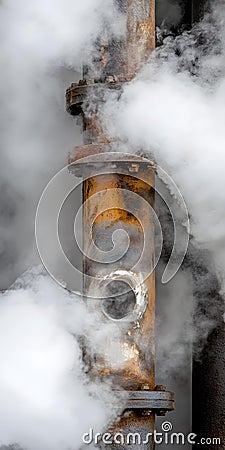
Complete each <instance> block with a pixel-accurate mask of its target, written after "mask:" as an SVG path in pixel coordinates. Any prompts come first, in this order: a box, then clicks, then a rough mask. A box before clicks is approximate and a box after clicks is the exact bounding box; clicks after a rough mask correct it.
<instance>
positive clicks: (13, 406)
mask: <svg viewBox="0 0 225 450" xmlns="http://www.w3.org/2000/svg"><path fill="white" fill-rule="evenodd" d="M0 23H1V29H0V63H1V85H0V95H1V106H0V117H1V125H0V132H1V144H0V145H1V168H0V175H1V186H0V187H1V190H0V195H1V219H2V220H1V224H0V257H1V259H0V269H1V270H0V286H1V289H5V288H7V287H8V286H9V285H10V283H11V282H12V281H13V280H14V279H15V277H16V276H17V274H18V273H21V272H22V271H24V269H25V268H26V267H28V266H30V265H31V264H33V262H36V261H37V255H36V250H35V242H34V218H35V211H36V207H37V203H38V200H39V198H40V195H41V192H42V190H43V189H44V187H45V185H46V184H47V182H48V181H49V179H50V178H51V177H52V176H53V175H54V174H55V172H56V171H58V170H59V169H60V168H61V167H62V166H65V165H66V164H67V154H68V151H69V150H70V149H71V148H73V147H74V146H75V145H76V144H80V143H81V142H82V139H81V136H80V131H78V128H77V127H76V126H75V123H74V120H73V119H72V118H71V117H70V116H69V115H68V114H67V113H66V111H65V100H64V95H65V90H66V88H67V87H68V86H69V84H70V82H72V81H76V79H79V78H80V77H81V66H82V64H87V63H89V64H90V65H91V63H92V58H93V56H94V55H95V41H96V39H97V37H98V36H99V35H102V34H103V33H104V32H105V29H106V28H107V30H108V32H109V34H110V35H118V34H119V35H121V33H123V22H122V18H121V16H120V15H119V13H118V10H117V7H116V6H115V4H114V1H113V0H83V1H81V2H77V1H73V0H54V1H53V0H45V1H44V0H32V1H31V2H27V1H25V0H18V1H16V2H14V1H12V0H3V1H1V3H0ZM21 283H22V284H21V286H20V283H19V284H18V283H17V284H16V285H15V286H14V287H13V289H12V290H10V291H8V292H6V293H5V294H3V295H2V296H1V298H0V340H1V342H0V360H1V373H0V396H1V402H0V422H1V426H0V446H1V445H10V444H14V443H18V445H19V446H20V447H23V448H24V449H27V450H40V449H45V450H52V449H54V450H57V449H58V450H67V449H68V448H70V449H78V448H80V447H81V445H82V434H83V433H84V432H86V431H88V430H89V428H90V427H93V426H94V427H95V428H96V430H98V431H101V429H102V427H103V426H105V424H106V423H107V421H108V420H109V419H110V418H111V416H112V415H113V414H114V413H116V411H117V406H116V405H115V403H114V399H113V398H112V396H111V394H110V388H109V386H107V385H104V387H103V386H102V385H101V386H99V385H98V383H97V382H96V383H90V382H87V379H86V376H85V374H84V371H83V369H84V368H83V363H82V358H81V352H80V348H79V345H78V341H79V334H81V335H86V337H87V339H88V340H89V342H90V343H91V344H92V345H93V346H95V345H96V346H97V345H98V343H97V342H96V340H95V339H94V336H95V337H96V339H97V340H98V342H101V336H102V330H101V329H98V320H97V318H96V317H93V321H92V322H91V319H90V315H89V314H88V313H87V310H86V308H85V307H84V305H83V304H82V302H81V301H80V300H79V299H77V298H76V297H71V296H70V295H69V294H68V293H67V292H66V291H63V290H61V289H59V288H58V287H57V286H55V284H54V283H53V282H52V281H51V280H49V279H48V278H46V277H45V276H42V275H41V274H40V273H38V272H34V273H31V274H30V275H29V274H27V275H26V277H25V279H24V280H23V281H22V282H21ZM94 331H95V333H94V336H92V333H93V332H94ZM93 351H94V350H93Z"/></svg>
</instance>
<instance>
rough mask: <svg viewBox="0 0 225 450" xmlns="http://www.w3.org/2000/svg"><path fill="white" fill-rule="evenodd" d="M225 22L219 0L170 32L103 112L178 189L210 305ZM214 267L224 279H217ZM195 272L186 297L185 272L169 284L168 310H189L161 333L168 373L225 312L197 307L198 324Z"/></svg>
mask: <svg viewBox="0 0 225 450" xmlns="http://www.w3.org/2000/svg"><path fill="white" fill-rule="evenodd" d="M224 21H225V6H224V3H223V2H216V3H215V2H214V3H213V5H212V11H211V12H210V14H208V15H206V17H205V18H204V20H203V21H202V22H201V23H200V24H197V25H195V26H194V27H193V29H192V31H190V32H187V31H186V32H184V33H183V35H181V36H179V37H177V38H174V37H168V38H166V39H165V41H164V44H163V46H162V47H159V49H157V50H156V52H155V53H154V54H153V55H152V56H151V58H150V61H149V64H147V66H145V67H144V69H143V70H142V72H141V73H140V74H139V75H138V76H137V77H136V79H134V80H133V81H132V82H131V83H129V84H128V85H127V86H125V88H124V90H123V93H122V95H121V97H120V99H119V101H118V100H117V99H115V98H113V99H111V98H108V103H107V104H106V107H105V110H104V116H103V120H104V121H105V125H106V127H107V129H108V132H109V134H110V136H111V137H112V138H115V137H117V138H118V137H120V139H121V142H122V143H123V145H122V147H123V150H124V149H126V151H130V152H135V151H137V150H138V151H139V152H140V151H142V152H144V153H145V154H148V155H150V157H151V158H152V159H154V160H155V161H156V162H157V163H159V164H160V165H161V166H162V167H163V168H164V169H166V170H167V171H168V173H169V174H170V175H171V176H172V178H173V179H174V180H175V182H176V183H177V185H178V187H179V188H180V190H181V192H182V194H183V196H184V199H185V201H186V204H187V208H188V210H189V213H190V218H191V235H192V239H191V256H189V257H188V263H187V264H186V266H188V269H190V268H191V267H192V269H193V271H194V277H195V279H196V277H198V278H199V280H198V288H197V289H198V303H199V304H200V303H203V304H204V300H205V304H204V311H207V308H208V307H209V303H210V300H209V297H210V295H213V289H214V296H215V289H218V290H217V292H218V291H219V292H220V294H223V293H224V289H225V277H224V265H225V252H224V246H225V233H224V220H225V212H224V204H225V184H224V175H223V171H224V163H225V157H224V147H225V128H224V117H225V102H224V98H225V66H224V56H225V34H224V29H225V28H224ZM169 188H170V187H169ZM206 250H207V252H206ZM201 251H205V259H204V258H203V266H202V267H204V269H203V271H202V273H204V276H202V274H201V269H200V265H201V263H200V258H201V260H202V257H200V254H201ZM194 255H195V256H194ZM210 255H211V263H209V261H210ZM196 265H197V266H198V265H199V269H200V270H199V274H196V268H195V266H196ZM205 267H207V268H208V269H207V270H206V272H207V273H205V272H204V271H205ZM215 271H216V274H217V279H218V280H220V283H221V286H220V283H219V282H215V279H214V280H213V276H212V273H213V272H214V273H215ZM210 272H211V273H210ZM189 276H190V273H189V270H188V274H187V277H188V278H187V283H185V282H183V291H184V292H186V294H185V296H183V293H182V289H181V285H182V282H180V281H179V277H178V279H177V281H178V282H177V285H176V286H175V287H174V286H173V285H171V286H168V291H167V305H168V308H169V311H173V312H174V311H176V310H179V311H180V312H181V311H183V312H181V314H180V319H179V322H180V324H182V325H181V327H180V326H179V325H178V323H177V322H176V326H172V325H171V323H172V322H173V321H172V322H171V321H169V320H168V323H169V324H170V325H169V329H170V332H168V330H167V328H166V326H165V323H164V324H163V326H162V329H161V332H160V333H159V336H160V340H161V343H160V345H161V350H162V354H163V353H164V354H165V355H168V354H173V358H172V359H170V358H167V361H166V359H165V361H164V363H165V364H163V365H162V366H163V369H164V371H166V372H167V370H168V369H169V370H170V369H172V367H173V370H174V369H175V370H176V368H177V367H181V366H182V362H183V361H184V359H185V351H186V349H187V346H189V345H190V344H192V342H193V341H194V342H195V343H196V353H197V355H198V356H199V351H200V350H201V349H202V345H203V341H204V342H205V340H206V338H207V336H208V334H209V332H210V331H211V330H212V328H213V326H215V323H216V320H220V319H221V318H222V311H221V304H220V303H219V302H217V306H216V307H217V308H218V309H217V313H215V309H216V307H215V306H214V317H212V316H211V317H207V313H206V312H204V313H202V312H201V311H198V314H199V315H198V316H196V312H195V317H196V324H195V326H194V327H193V325H192V320H191V317H190V314H191V313H190V303H192V297H193V292H194V291H195V288H194V287H191V284H190V282H189V281H188V280H189ZM215 278H216V277H215ZM201 283H202V286H200V284H201ZM186 284H187V285H188V286H189V289H188V290H187V287H186ZM215 284H216V287H215ZM187 291H188V292H187ZM209 292H211V294H209ZM164 295H165V297H166V294H164ZM159 297H160V296H159ZM183 298H186V302H185V304H186V306H185V304H184V306H182V304H183V300H182V299H183ZM188 299H189V301H188ZM215 302H216V299H215ZM195 303H196V302H195ZM179 308H180V309H179ZM197 309H198V308H197ZM200 309H201V308H200ZM208 309H209V308H208ZM166 310H167V307H166V309H165V311H166ZM210 310H211V308H210ZM185 311H186V313H185V314H184V312H185ZM167 317H168V316H167ZM197 318H198V320H197ZM177 320H178V318H177ZM164 331H165V334H164ZM168 335H169V336H170V339H168ZM175 342H177V343H180V346H179V345H177V346H176V345H175ZM200 343H201V344H200ZM176 348H177V352H175V349H176ZM175 353H176V354H175ZM171 361H172V363H171ZM161 362H162V361H161Z"/></svg>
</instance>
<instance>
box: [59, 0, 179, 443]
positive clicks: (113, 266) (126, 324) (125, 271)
mask: <svg viewBox="0 0 225 450" xmlns="http://www.w3.org/2000/svg"><path fill="white" fill-rule="evenodd" d="M117 2H118V5H119V7H120V9H121V11H123V12H125V13H126V15H127V33H126V37H125V39H124V40H123V41H120V42H115V41H111V42H110V41H109V40H107V39H105V40H104V42H103V41H102V42H101V39H100V42H99V43H98V45H99V61H98V62H97V64H96V72H98V77H97V79H96V80H88V71H86V78H85V79H84V80H81V81H80V82H79V83H78V84H76V83H73V84H72V85H71V86H70V88H69V89H68V90H67V93H66V102H67V111H68V112H70V113H71V114H72V115H79V114H80V115H82V118H83V131H84V143H85V144H86V145H84V146H82V147H77V148H76V149H75V150H74V151H73V152H72V153H71V154H70V156H69V163H70V171H72V172H74V173H75V174H76V175H78V176H83V177H84V181H83V250H84V255H85V256H84V258H83V274H84V277H83V293H84V296H86V299H87V301H89V299H90V302H89V305H90V313H91V311H98V313H99V315H100V317H101V321H102V324H103V325H104V324H107V323H109V322H110V321H111V322H112V323H115V322H116V323H118V327H119V328H118V329H119V330H120V332H119V333H118V336H117V335H110V336H106V337H105V341H104V342H103V349H102V351H101V352H99V349H96V351H94V353H93V351H92V354H88V351H85V352H84V353H85V363H86V367H87V370H88V372H89V375H90V376H91V377H92V378H96V377H97V378H98V379H104V380H109V381H110V382H111V383H112V384H113V388H114V389H115V390H120V391H121V390H125V391H127V394H128V396H127V397H126V402H125V404H124V411H125V412H124V414H122V416H121V417H120V419H119V420H118V421H117V423H116V424H114V425H113V426H112V428H111V431H112V433H113V434H114V436H115V435H116V434H118V433H122V434H121V438H122V440H123V438H124V437H125V436H126V435H127V434H129V433H138V434H139V437H140V439H141V442H140V443H139V442H136V441H134V442H133V443H132V442H130V443H126V442H122V441H121V442H119V441H117V442H114V443H113V444H111V445H110V447H112V448H116V449H118V450H123V449H125V448H127V446H128V445H129V448H131V449H134V448H138V449H154V442H153V438H152V437H151V438H149V439H147V441H146V436H147V435H148V433H153V432H154V428H155V413H156V411H157V414H159V415H160V414H162V415H164V414H165V412H166V411H169V410H172V409H173V407H174V398H173V394H172V393H170V392H166V391H165V389H161V391H160V390H159V389H157V388H155V276H154V213H153V207H154V183H155V168H154V166H153V165H152V163H151V162H150V161H147V160H143V159H142V158H140V157H138V156H136V155H127V154H126V155H123V154H119V153H117V154H115V153H110V151H112V150H113V147H114V146H113V143H112V142H111V143H110V142H109V139H108V137H107V136H106V135H105V133H104V130H103V129H102V125H101V123H100V120H99V111H100V109H101V105H102V104H103V102H104V97H105V93H106V92H107V90H108V92H109V91H110V90H114V91H115V92H116V91H117V92H118V96H119V95H120V93H121V89H122V85H123V83H124V82H128V81H129V80H130V79H132V78H133V77H134V76H135V75H136V74H137V72H138V71H139V70H140V69H141V68H142V66H143V65H144V64H145V63H146V61H147V59H148V58H149V56H150V54H151V51H152V50H153V49H154V47H155V3H154V0H151V1H150V0H117ZM93 155H95V157H94V158H93ZM96 155H97V156H96ZM87 157H88V158H87ZM82 158H84V159H82ZM102 170H103V172H104V173H102ZM129 194H130V195H129ZM146 205H149V208H148V207H146ZM118 230H120V232H121V230H122V231H123V232H124V233H126V235H127V236H129V247H128V248H127V251H126V252H125V253H124V254H123V255H122V256H119V253H118V254H117V253H116V252H117V251H118V252H119V251H120V248H121V246H122V244H123V239H122V238H121V237H120V238H119V239H122V240H121V241H118V242H119V245H118V247H116V246H115V255H114V256H116V258H115V259H114V260H112V261H110V263H109V261H108V260H107V254H108V253H110V251H111V246H112V236H113V233H115V232H117V231H118ZM122 236H123V235H122ZM120 244H121V245H120ZM99 248H100V249H101V251H102V253H101V255H103V257H102V259H101V260H98V258H97V257H96V254H97V253H98V249H99ZM143 248H144V251H143ZM104 252H105V253H104ZM104 258H105V259H104ZM115 283H117V284H115ZM118 283H119V284H118ZM115 286H117V288H118V286H119V287H121V286H125V287H126V289H127V291H125V292H123V293H121V292H118V294H116V296H115V295H114V292H116V291H114V290H115ZM110 289H111V290H112V292H113V295H111V294H110V295H109V296H106V295H105V293H106V292H111V291H110ZM96 291H97V292H98V293H101V295H102V298H101V295H100V296H99V297H98V298H94V296H93V294H94V293H96ZM93 298H94V299H93ZM115 299H116V300H115ZM118 301H120V303H118ZM118 305H119V308H118ZM122 311H124V312H122ZM128 318H129V320H128ZM114 347H116V349H117V353H116V354H118V355H119V357H118V358H116V359H115V358H114V359H112V356H113V355H114V352H115V348H114ZM109 431H110V430H109ZM101 446H102V444H101ZM103 447H104V445H103Z"/></svg>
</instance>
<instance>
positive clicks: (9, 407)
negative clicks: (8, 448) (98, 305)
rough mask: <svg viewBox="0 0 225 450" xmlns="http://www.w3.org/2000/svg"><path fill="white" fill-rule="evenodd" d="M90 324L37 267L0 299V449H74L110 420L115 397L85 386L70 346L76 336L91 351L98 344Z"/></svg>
mask: <svg viewBox="0 0 225 450" xmlns="http://www.w3.org/2000/svg"><path fill="white" fill-rule="evenodd" d="M97 319H98V318H97V317H96V315H95V314H91V315H90V314H88V312H87V309H86V306H85V304H84V302H82V300H81V297H80V298H79V297H76V296H74V295H70V294H69V293H68V292H67V291H66V290H64V289H62V288H59V287H58V285H57V284H56V283H55V282H54V281H52V280H51V279H49V277H48V276H47V275H46V274H45V273H44V272H43V271H42V270H41V269H39V268H36V269H35V270H33V271H30V272H27V273H25V274H24V276H23V277H21V278H20V279H18V280H17V282H16V283H15V285H14V286H12V288H11V290H10V291H8V292H6V293H5V294H3V295H2V296H1V298H0V330H1V331H0V355H1V373H0V395H1V404H0V420H1V431H0V445H1V444H13V443H17V444H18V445H19V446H22V448H23V449H32V450H40V448H43V449H46V450H52V449H53V448H54V449H56V450H57V449H58V450H62V449H65V450H66V449H68V448H71V449H78V448H80V446H81V445H82V436H83V434H84V433H85V432H87V431H89V429H90V428H91V427H92V428H93V427H94V428H95V429H96V430H98V431H101V430H102V429H103V428H104V427H105V424H106V423H109V422H110V420H112V418H113V417H115V416H116V414H117V413H118V412H119V410H118V404H119V401H118V399H116V396H115V393H114V394H112V393H111V390H110V386H109V385H107V384H106V383H104V388H103V385H102V384H100V383H99V384H98V382H97V381H96V382H95V383H93V382H90V380H89V379H88V378H87V376H86V375H85V373H84V367H83V363H82V355H81V349H80V346H79V344H78V342H79V337H80V336H84V335H85V336H86V338H87V339H88V340H89V342H90V344H91V347H92V348H93V349H94V348H95V347H98V346H100V342H101V339H104V341H105V337H106V336H103V334H102V333H103V330H102V326H101V324H99V321H98V320H97ZM110 331H111V330H110ZM105 333H106V334H107V333H109V330H108V331H106V330H105ZM100 337H101V339H100ZM109 404H110V408H109Z"/></svg>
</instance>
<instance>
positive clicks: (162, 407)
mask: <svg viewBox="0 0 225 450" xmlns="http://www.w3.org/2000/svg"><path fill="white" fill-rule="evenodd" d="M126 394H127V398H126V400H125V407H124V410H127V409H131V410H133V409H145V410H151V411H154V412H155V413H156V414H157V415H158V416H163V415H165V413H166V412H168V411H173V410H174V392H171V391H164V390H162V391H159V390H155V391H128V392H127V393H126Z"/></svg>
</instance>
